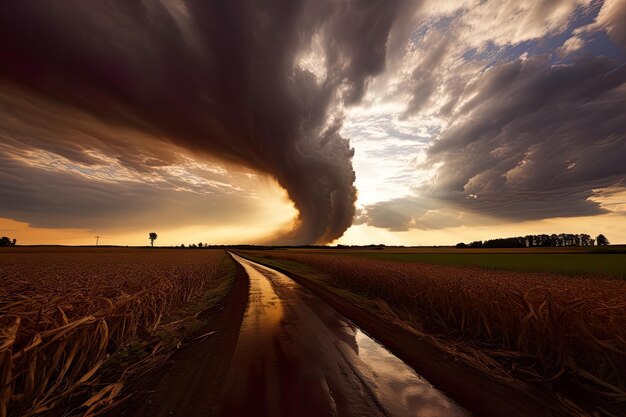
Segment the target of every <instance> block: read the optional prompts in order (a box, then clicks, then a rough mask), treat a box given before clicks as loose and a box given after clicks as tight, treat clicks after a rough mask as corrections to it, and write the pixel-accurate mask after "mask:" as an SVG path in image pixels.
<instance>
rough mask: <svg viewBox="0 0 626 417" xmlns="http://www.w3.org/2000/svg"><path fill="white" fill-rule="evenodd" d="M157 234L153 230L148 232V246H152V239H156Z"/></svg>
mask: <svg viewBox="0 0 626 417" xmlns="http://www.w3.org/2000/svg"><path fill="white" fill-rule="evenodd" d="M157 237H158V235H157V234H156V233H154V232H150V234H148V239H150V246H154V241H155V240H156V239H157Z"/></svg>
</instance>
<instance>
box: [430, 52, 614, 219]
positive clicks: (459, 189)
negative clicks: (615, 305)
mask: <svg viewBox="0 0 626 417" xmlns="http://www.w3.org/2000/svg"><path fill="white" fill-rule="evenodd" d="M467 97H471V98H467ZM460 101H462V102H463V104H462V105H459V106H458V108H457V110H456V111H455V112H454V115H453V117H452V123H451V126H450V127H449V128H448V129H446V130H445V131H444V132H443V133H442V134H441V136H440V137H439V138H438V139H437V140H436V141H435V142H433V143H432V145H431V146H430V147H429V149H428V160H427V162H426V163H428V164H436V163H440V164H441V165H440V168H439V169H438V170H437V175H436V178H435V179H434V180H433V182H432V183H431V184H429V186H428V187H426V189H428V190H429V191H428V192H429V193H431V195H433V196H435V197H437V198H439V199H441V200H443V201H447V202H453V203H455V204H457V205H461V206H463V207H465V208H466V209H468V210H473V211H477V212H480V213H482V214H486V215H491V216H494V217H502V218H507V219H515V220H529V219H543V218H550V217H558V216H562V217H568V216H584V215H594V214H599V213H602V212H604V210H603V209H602V208H600V206H599V204H598V203H596V202H593V201H591V200H590V197H592V196H593V194H594V192H593V190H594V189H599V188H605V187H609V186H613V185H616V184H617V183H619V182H620V181H623V179H624V178H625V177H626V164H624V161H625V160H626V122H625V121H624V115H626V66H625V65H624V64H623V62H621V61H620V60H616V59H609V58H605V57H597V58H590V57H586V58H585V59H584V60H583V59H581V60H577V61H574V62H571V63H568V64H560V65H554V64H551V63H550V57H548V56H537V57H531V58H528V59H520V60H516V61H513V62H509V63H505V64H501V65H498V66H494V67H491V68H489V69H488V70H486V71H485V72H484V73H483V74H482V76H481V77H479V78H478V79H476V80H475V81H474V85H473V86H470V87H468V89H467V90H466V97H463V98H462V99H461V100H460Z"/></svg>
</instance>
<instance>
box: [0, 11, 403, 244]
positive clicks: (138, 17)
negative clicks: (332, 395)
mask: <svg viewBox="0 0 626 417" xmlns="http://www.w3.org/2000/svg"><path fill="white" fill-rule="evenodd" d="M403 6H404V2H402V1H352V2H335V1H317V0H310V1H305V0H300V1H298V0H289V1H264V2H255V1H200V0H197V1H192V0H190V1H187V2H182V1H175V0H173V1H167V2H166V1H164V2H161V3H160V2H156V1H145V2H128V1H108V2H107V1H98V2H96V1H91V2H82V1H66V2H57V1H39V2H36V3H33V2H18V1H14V2H9V4H5V5H3V10H2V14H0V74H2V75H3V76H4V77H6V78H8V79H11V80H12V82H15V83H18V84H21V85H22V86H24V87H27V88H30V89H33V90H35V91H37V92H38V93H40V94H43V95H46V96H49V97H51V98H53V99H55V100H58V101H60V102H63V103H68V104H71V105H73V106H76V107H78V108H80V109H83V110H85V111H87V112H89V113H90V114H92V115H95V116H97V117H98V118H100V119H101V120H103V121H106V122H108V123H113V124H117V125H122V124H123V125H127V126H132V128H133V129H140V130H142V131H144V132H147V133H148V134H152V135H156V136H166V137H168V138H169V140H171V141H173V142H175V143H176V144H177V145H179V146H182V147H185V148H187V149H190V150H193V151H199V152H204V153H207V154H210V155H214V156H218V157H220V158H222V159H225V160H227V161H231V162H235V163H239V164H243V165H245V166H247V167H250V168H253V169H256V170H259V171H262V172H265V173H268V174H270V175H272V176H274V177H275V178H276V179H277V180H278V182H279V183H280V184H281V185H282V186H284V187H285V188H286V189H287V191H288V193H289V195H290V197H291V198H292V199H293V200H294V202H295V204H296V206H297V207H298V209H299V211H300V217H301V219H300V220H301V223H300V225H299V227H298V228H297V229H296V230H295V231H294V232H293V234H292V235H290V236H287V237H285V240H288V241H291V242H298V243H302V242H326V241H329V240H332V239H334V238H337V237H339V236H341V234H342V233H343V232H344V231H345V229H346V228H348V227H349V226H350V224H351V222H352V217H353V214H354V201H355V199H356V191H355V188H354V186H353V182H354V172H353V169H352V164H351V158H352V154H353V151H352V150H351V148H350V146H349V143H348V141H347V140H346V139H344V138H342V137H341V135H340V134H339V128H340V126H341V124H340V123H341V119H340V117H337V116H334V115H333V113H335V109H336V107H337V103H339V102H340V100H344V101H345V102H347V103H353V102H356V101H358V100H359V99H360V98H361V97H362V96H363V93H364V91H365V88H366V86H367V84H368V80H369V79H370V78H371V77H373V76H375V75H376V74H378V73H379V72H380V71H382V70H383V69H384V66H385V57H386V45H387V41H388V38H389V34H390V31H391V28H392V24H393V22H394V20H395V19H396V17H397V16H398V15H400V16H401V15H402V14H403V13H402V12H403V9H402V8H403ZM316 33H318V34H321V35H320V36H321V39H322V43H323V47H324V48H323V49H324V54H325V57H324V58H325V63H326V73H327V74H328V75H327V76H326V78H325V79H317V78H316V77H315V76H314V75H313V74H312V73H311V72H309V71H308V70H306V69H303V68H300V67H299V66H298V65H297V62H296V57H297V56H298V53H299V52H300V51H301V50H303V49H306V48H307V47H309V46H310V45H309V44H310V42H311V39H312V38H313V37H314V35H315V34H316ZM338 100H339V101H338ZM121 142H122V144H123V143H124V141H123V140H122V141H121ZM124 148H125V152H124V154H123V156H122V157H119V158H118V159H119V161H120V162H122V163H124V164H127V165H128V166H131V167H135V168H136V169H138V170H141V169H142V168H145V167H146V166H150V162H149V161H150V160H151V161H152V162H153V164H157V165H158V164H159V163H160V162H159V161H161V160H163V159H165V161H164V162H165V163H168V161H167V157H165V156H162V157H156V158H152V159H150V158H148V159H146V158H144V157H143V156H138V155H139V154H140V153H141V151H137V150H133V149H132V146H124ZM72 151H73V152H74V154H73V155H70V157H72V158H74V159H75V160H77V161H78V160H81V158H82V159H83V161H82V162H86V163H89V156H88V155H87V156H85V155H84V154H83V156H81V149H80V144H74V146H73V147H72ZM59 152H64V156H67V155H68V152H70V151H68V150H65V151H59ZM68 186H69V184H68ZM21 195H22V194H21ZM22 198H26V197H24V196H23V197H22ZM93 204H94V205H95V204H96V201H95V200H94V201H93ZM85 209H86V208H85Z"/></svg>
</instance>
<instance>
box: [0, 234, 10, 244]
mask: <svg viewBox="0 0 626 417" xmlns="http://www.w3.org/2000/svg"><path fill="white" fill-rule="evenodd" d="M0 246H11V239H9V238H8V237H6V236H2V237H1V238H0Z"/></svg>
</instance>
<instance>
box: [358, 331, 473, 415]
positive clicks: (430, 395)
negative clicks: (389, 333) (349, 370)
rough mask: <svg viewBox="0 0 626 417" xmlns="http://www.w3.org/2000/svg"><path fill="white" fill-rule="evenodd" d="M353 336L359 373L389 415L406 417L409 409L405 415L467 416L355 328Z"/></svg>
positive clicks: (383, 348)
mask: <svg viewBox="0 0 626 417" xmlns="http://www.w3.org/2000/svg"><path fill="white" fill-rule="evenodd" d="M354 337H355V340H356V343H357V346H358V350H357V352H356V353H357V355H358V356H359V358H360V360H361V361H362V363H363V364H364V369H361V372H362V373H363V374H364V376H366V377H367V379H368V383H369V384H371V385H372V387H371V388H372V390H373V391H374V392H375V395H376V397H378V399H379V401H380V402H381V403H382V404H384V405H385V408H387V411H390V412H391V414H392V415H407V411H409V410H410V411H409V413H408V415H413V416H420V417H441V416H459V417H460V416H469V415H470V414H469V413H467V412H465V411H464V410H463V409H461V408H460V407H459V405H457V404H456V403H454V402H452V401H451V400H450V399H449V398H447V397H446V396H445V395H444V394H443V393H441V392H440V391H439V390H437V389H436V388H434V387H433V386H432V385H431V384H430V383H428V381H426V380H425V379H424V378H422V377H420V376H419V375H418V374H417V373H416V372H415V371H414V370H413V368H411V367H409V366H408V365H407V364H405V363H404V362H403V361H402V360H401V359H399V358H398V357H397V356H395V355H394V354H392V353H391V352H389V351H388V350H387V349H386V348H385V347H383V346H382V345H380V344H379V343H378V342H376V341H375V340H374V339H372V338H371V337H369V336H368V335H367V334H365V333H363V331H362V330H361V329H359V328H358V327H357V328H355V334H354Z"/></svg>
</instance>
